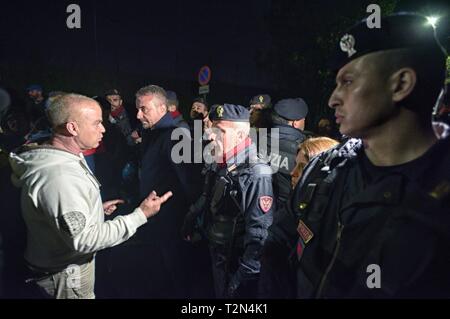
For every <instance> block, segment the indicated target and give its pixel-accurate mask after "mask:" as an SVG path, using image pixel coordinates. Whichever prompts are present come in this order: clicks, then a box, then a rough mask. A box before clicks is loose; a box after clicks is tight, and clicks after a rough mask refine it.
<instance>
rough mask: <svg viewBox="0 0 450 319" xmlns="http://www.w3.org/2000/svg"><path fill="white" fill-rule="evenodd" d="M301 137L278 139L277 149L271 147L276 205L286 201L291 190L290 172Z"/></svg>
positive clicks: (270, 157) (270, 159) (270, 158)
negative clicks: (296, 138) (273, 149)
mask: <svg viewBox="0 0 450 319" xmlns="http://www.w3.org/2000/svg"><path fill="white" fill-rule="evenodd" d="M300 142H301V139H299V140H296V141H289V140H284V139H283V140H280V141H279V151H278V152H273V151H272V149H271V152H270V155H269V161H270V166H271V168H272V171H276V172H277V173H276V174H274V175H273V177H272V179H273V187H274V192H275V194H276V197H277V200H278V207H281V206H282V203H284V202H286V200H287V198H288V197H289V194H290V192H291V190H292V186H291V185H292V184H291V172H292V170H293V169H294V167H295V165H296V163H295V159H296V157H297V150H298V145H299V143H300Z"/></svg>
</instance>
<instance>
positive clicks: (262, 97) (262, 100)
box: [259, 95, 264, 103]
mask: <svg viewBox="0 0 450 319" xmlns="http://www.w3.org/2000/svg"><path fill="white" fill-rule="evenodd" d="M259 102H261V103H264V96H262V95H260V96H259Z"/></svg>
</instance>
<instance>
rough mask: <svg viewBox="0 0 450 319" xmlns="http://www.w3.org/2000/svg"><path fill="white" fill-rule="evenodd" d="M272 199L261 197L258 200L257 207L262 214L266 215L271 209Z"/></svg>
mask: <svg viewBox="0 0 450 319" xmlns="http://www.w3.org/2000/svg"><path fill="white" fill-rule="evenodd" d="M272 203H273V198H272V197H271V196H261V197H260V198H259V207H261V210H262V211H263V212H264V213H267V212H268V211H269V210H270V209H271V208H272Z"/></svg>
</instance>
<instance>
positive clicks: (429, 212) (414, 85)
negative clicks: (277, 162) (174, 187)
mask: <svg viewBox="0 0 450 319" xmlns="http://www.w3.org/2000/svg"><path fill="white" fill-rule="evenodd" d="M445 60H446V54H445V52H444V50H443V49H442V47H441V46H440V44H439V42H438V41H437V40H436V37H435V31H434V28H433V27H432V26H431V25H427V19H426V18H425V17H423V16H420V15H416V14H408V13H402V14H396V15H392V16H387V17H384V18H382V19H381V28H379V29H377V28H374V29H371V28H369V27H368V25H367V21H362V22H360V23H359V24H357V25H355V26H354V27H353V28H351V29H350V30H349V31H347V32H346V33H345V34H343V36H342V38H341V41H340V43H339V46H337V51H336V55H335V59H334V65H335V69H336V70H338V73H337V76H336V84H337V86H336V88H335V90H334V92H333V93H332V95H331V97H330V100H329V106H330V107H331V108H332V109H334V110H335V116H336V122H337V123H338V124H340V132H341V133H342V134H344V135H347V136H349V137H353V138H357V139H350V140H349V141H347V142H346V143H345V144H344V145H341V146H338V147H336V148H335V149H333V150H330V151H328V152H326V153H324V154H323V155H321V156H319V157H318V158H316V159H314V160H313V161H312V162H311V164H310V165H308V166H307V167H306V169H305V171H304V175H303V177H302V179H301V181H300V183H299V184H298V186H297V188H296V189H295V191H294V195H293V197H291V199H290V200H289V201H288V203H287V205H286V208H285V209H284V210H282V211H281V214H279V215H278V216H279V217H278V218H277V220H274V223H273V226H272V228H271V229H270V234H269V238H268V240H267V242H266V243H267V245H266V251H265V253H264V256H265V258H263V260H264V263H263V267H264V265H267V263H266V262H267V261H269V265H270V260H272V261H274V254H277V255H276V257H275V258H278V259H279V260H280V259H282V258H283V254H284V256H285V258H286V257H287V256H288V255H289V253H292V256H293V257H294V258H292V260H291V262H292V263H291V264H292V265H293V268H294V269H295V270H296V279H297V285H296V291H297V297H299V298H436V297H438V298H439V297H440V298H442V297H444V298H449V297H450V273H449V271H448V265H449V260H450V230H449V229H450V211H449V203H450V182H449V181H450V170H449V167H450V140H449V138H445V139H440V140H439V139H438V137H437V136H436V135H435V134H434V132H433V128H432V123H431V113H432V108H433V106H434V104H435V101H436V99H437V97H438V96H439V92H440V90H441V88H442V87H443V83H444V78H445V77H444V75H445V72H444V71H445ZM289 247H290V248H291V250H290V251H289ZM287 275H288V274H287ZM275 286H276V285H275ZM266 288H272V289H266V292H269V294H268V295H269V296H270V295H271V294H270V293H271V292H273V291H278V292H279V291H281V289H274V287H266ZM279 288H282V287H279ZM285 289H286V288H285ZM265 296H266V297H267V294H266V295H265ZM271 297H279V296H274V295H273V294H272V295H271Z"/></svg>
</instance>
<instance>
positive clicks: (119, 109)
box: [111, 105, 125, 118]
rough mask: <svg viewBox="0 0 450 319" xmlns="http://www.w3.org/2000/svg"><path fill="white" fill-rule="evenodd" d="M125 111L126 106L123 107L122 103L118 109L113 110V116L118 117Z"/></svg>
mask: <svg viewBox="0 0 450 319" xmlns="http://www.w3.org/2000/svg"><path fill="white" fill-rule="evenodd" d="M123 111H125V108H124V107H123V105H121V106H120V107H119V108H118V109H115V110H114V111H111V116H112V117H113V118H116V117H118V116H119V115H120V114H122V113H123Z"/></svg>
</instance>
